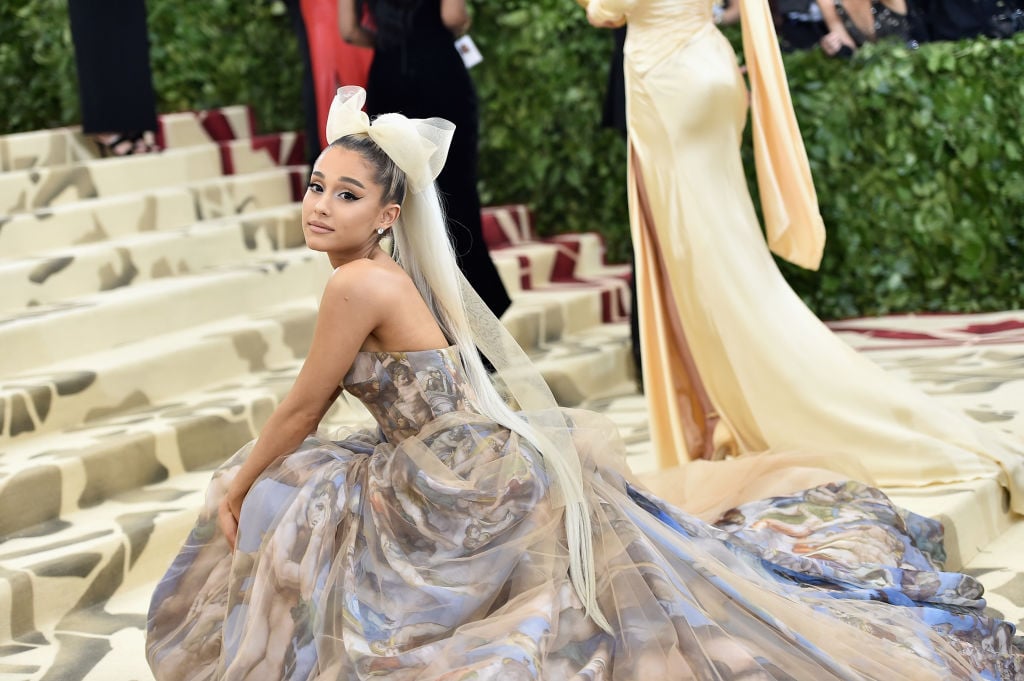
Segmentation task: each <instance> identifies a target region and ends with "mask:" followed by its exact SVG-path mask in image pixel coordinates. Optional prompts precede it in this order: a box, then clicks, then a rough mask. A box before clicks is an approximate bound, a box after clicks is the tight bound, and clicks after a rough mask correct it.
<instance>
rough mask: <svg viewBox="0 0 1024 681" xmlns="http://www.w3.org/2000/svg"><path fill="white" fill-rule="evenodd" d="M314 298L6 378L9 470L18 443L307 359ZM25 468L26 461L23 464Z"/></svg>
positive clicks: (4, 438) (3, 398) (2, 437)
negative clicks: (231, 379)
mask: <svg viewBox="0 0 1024 681" xmlns="http://www.w3.org/2000/svg"><path fill="white" fill-rule="evenodd" d="M316 305H317V299H316V298H315V296H312V295H310V296H308V297H306V299H305V300H303V299H301V298H299V297H296V298H295V300H294V301H289V302H288V303H287V304H285V305H282V306H280V307H278V308H273V309H267V310H260V311H258V312H256V313H254V314H252V315H248V316H243V317H229V318H225V319H221V320H216V321H213V322H210V323H207V324H203V325H198V326H193V327H189V328H186V329H182V330H180V331H177V332H171V333H166V334H161V335H157V336H153V337H152V338H146V339H144V340H142V341H140V342H137V343H132V344H129V345H122V346H119V347H117V348H112V349H110V350H106V351H101V352H98V353H94V354H91V355H86V356H82V357H76V358H73V359H68V360H65V361H60V362H54V363H53V364H50V365H47V366H46V367H45V369H43V370H40V371H35V372H31V373H27V374H20V375H12V376H9V377H5V378H4V379H2V380H0V404H8V405H10V408H9V410H8V418H7V419H6V421H7V424H8V425H7V427H6V428H4V429H3V431H2V432H0V447H4V448H5V449H4V467H5V468H7V467H12V466H13V467H17V465H18V464H17V463H16V462H18V443H19V442H23V441H25V440H26V439H28V440H29V443H28V446H27V447H23V449H27V450H28V451H32V450H38V449H39V445H38V444H36V443H37V441H38V436H40V435H43V434H46V433H52V432H55V431H58V430H63V429H65V428H69V427H74V426H79V425H81V424H89V423H91V422H93V421H95V420H97V419H98V418H101V417H103V416H105V415H110V414H116V413H118V412H119V411H121V410H125V409H137V408H140V407H144V406H148V405H152V404H155V403H159V402H162V401H164V400H167V399H170V398H172V397H174V396H175V395H178V394H181V393H185V392H189V391H190V390H196V389H199V388H202V387H204V386H207V385H211V384H214V383H217V382H219V381H225V380H228V379H230V378H233V377H235V376H239V375H245V374H247V373H249V372H255V371H262V370H265V369H267V368H269V367H275V366H280V365H283V364H289V363H292V362H295V361H297V360H300V359H301V358H302V357H304V356H305V354H306V352H307V350H308V347H309V342H310V339H311V337H312V335H313V327H314V324H315V322H316ZM25 463H27V461H26V462H25Z"/></svg>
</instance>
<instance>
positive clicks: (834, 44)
mask: <svg viewBox="0 0 1024 681" xmlns="http://www.w3.org/2000/svg"><path fill="white" fill-rule="evenodd" d="M820 44H821V49H822V51H823V52H824V53H825V54H827V55H828V56H830V57H834V56H836V55H837V54H839V51H840V50H842V49H843V47H848V48H850V50H851V51H855V50H856V49H857V44H856V43H855V42H853V38H851V37H850V34H849V33H847V32H846V31H831V32H830V33H827V34H825V35H824V36H823V37H822V39H821V41H820Z"/></svg>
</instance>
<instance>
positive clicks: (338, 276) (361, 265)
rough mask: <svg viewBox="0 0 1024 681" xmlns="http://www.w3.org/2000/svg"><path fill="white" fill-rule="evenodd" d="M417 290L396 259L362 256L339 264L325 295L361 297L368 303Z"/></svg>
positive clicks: (386, 301)
mask: <svg viewBox="0 0 1024 681" xmlns="http://www.w3.org/2000/svg"><path fill="white" fill-rule="evenodd" d="M410 294H415V295H416V296H417V297H418V295H419V294H418V292H417V291H416V286H415V284H413V282H412V279H411V278H409V275H408V274H406V272H405V270H403V269H402V268H401V267H400V266H399V265H398V264H397V263H395V262H394V261H393V260H384V261H377V260H370V259H368V258H361V259H359V260H353V261H352V262H348V263H345V264H344V265H342V266H340V267H338V268H336V269H335V270H334V273H333V274H332V275H331V278H330V280H329V281H328V282H327V287H326V289H325V291H324V295H325V297H335V296H343V297H345V298H348V299H355V298H358V299H359V301H360V302H364V303H369V304H374V305H378V304H385V303H391V302H393V301H395V300H401V299H403V298H406V297H408V296H409V295H410Z"/></svg>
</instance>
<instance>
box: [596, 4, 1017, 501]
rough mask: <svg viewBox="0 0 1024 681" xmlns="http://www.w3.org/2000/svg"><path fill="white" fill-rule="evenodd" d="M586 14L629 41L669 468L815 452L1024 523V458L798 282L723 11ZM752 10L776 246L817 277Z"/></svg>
mask: <svg viewBox="0 0 1024 681" xmlns="http://www.w3.org/2000/svg"><path fill="white" fill-rule="evenodd" d="M581 2H583V3H584V4H586V5H587V15H588V18H589V20H590V23H591V24H593V25H595V26H600V27H613V26H617V25H621V24H622V23H625V22H628V26H629V31H628V36H627V39H626V45H625V49H624V52H625V60H624V68H625V75H626V103H627V121H628V139H629V145H630V155H629V172H628V178H629V180H628V182H629V187H628V192H629V203H630V222H631V230H632V238H633V245H634V249H635V252H636V266H637V275H638V279H639V281H638V285H637V288H638V298H639V308H640V310H639V312H640V323H641V338H642V344H643V361H644V386H645V391H646V394H647V396H648V399H649V400H650V403H651V405H652V407H653V408H652V410H651V419H650V422H651V431H652V439H653V442H654V446H655V451H656V452H657V454H658V456H659V463H660V464H661V466H662V467H670V466H676V465H678V464H680V463H684V462H688V461H691V460H693V459H699V458H704V459H708V458H718V457H721V456H722V455H724V454H728V453H733V454H745V453H766V452H771V453H773V454H778V453H780V452H787V453H790V452H801V453H803V454H805V455H810V456H815V457H819V458H820V462H821V464H822V465H823V466H824V467H825V468H841V467H844V466H849V465H856V466H860V467H862V471H867V472H868V473H869V474H870V475H871V476H872V477H873V481H874V482H875V483H877V484H880V485H925V484H930V483H942V482H951V481H958V480H966V479H973V478H980V477H992V476H998V477H999V478H1000V479H1001V480H1002V482H1003V484H1004V485H1006V486H1007V487H1008V488H1009V489H1010V491H1011V494H1012V504H1013V507H1014V508H1015V509H1016V510H1017V511H1024V457H1022V456H1021V455H1020V453H1019V452H1017V451H1013V450H1016V449H1019V446H1018V445H1016V444H1010V443H1003V442H999V441H997V440H998V437H999V434H998V433H996V432H995V431H990V432H986V431H985V430H984V428H983V427H982V426H981V425H980V424H977V423H975V422H973V421H971V420H970V419H968V418H967V417H966V416H965V415H963V414H958V413H953V412H952V411H948V410H946V409H945V408H944V407H943V406H941V405H939V404H936V403H935V402H934V401H933V400H932V399H931V398H929V397H927V396H926V395H925V394H924V393H922V392H920V391H918V390H917V389H916V388H914V387H913V386H911V385H909V384H906V383H904V382H901V381H899V380H896V379H895V378H894V377H892V376H890V375H888V374H886V373H885V372H884V371H883V370H882V369H881V368H879V367H878V366H877V365H875V364H874V363H873V362H871V361H870V360H868V359H867V358H865V357H864V356H862V355H859V354H858V353H857V352H855V351H854V350H853V349H851V348H850V347H849V346H847V345H846V344H845V343H843V342H842V341H841V340H840V339H839V338H838V337H836V336H835V335H834V334H832V333H831V331H830V330H829V329H828V328H827V327H826V326H825V325H824V324H823V323H822V322H821V321H820V320H818V319H817V318H816V317H815V316H814V314H813V313H812V312H811V311H810V310H809V309H808V308H807V307H806V306H805V305H804V304H803V302H802V301H801V300H800V298H799V297H798V296H797V295H796V294H795V293H794V292H793V290H792V289H790V287H789V286H788V284H787V283H786V281H785V279H784V278H783V276H782V274H781V272H780V271H779V269H778V267H777V265H776V264H775V261H774V260H773V259H772V257H771V255H770V253H769V250H768V248H765V237H764V236H763V235H762V232H761V228H760V225H759V224H758V220H757V215H756V213H755V211H754V206H753V203H752V201H751V197H750V194H749V192H748V190H747V185H746V179H745V175H744V171H743V166H742V161H741V157H740V146H741V142H742V136H743V128H744V125H745V122H746V114H747V108H748V98H747V91H746V87H745V84H744V81H743V77H742V75H741V74H740V72H739V69H738V68H737V62H736V56H735V54H734V52H733V50H732V48H731V46H730V45H729V42H728V41H727V40H726V39H725V37H724V36H723V35H722V34H721V33H720V32H719V31H718V30H717V28H716V27H715V25H714V21H713V15H712V7H711V2H710V0H589V2H586V0H581ZM739 5H740V11H741V17H742V20H741V23H742V27H743V44H744V56H745V59H746V64H747V68H748V74H749V78H750V88H751V98H750V108H751V109H752V122H753V143H754V152H755V159H756V162H757V176H758V185H759V189H760V196H761V202H762V209H763V214H764V218H765V233H766V235H767V241H768V246H769V247H770V249H771V250H772V251H774V252H775V253H776V254H778V255H779V256H781V257H782V258H785V259H786V260H788V261H790V262H793V263H795V264H797V265H800V266H803V267H806V268H810V269H817V267H818V264H819V262H820V260H821V256H822V251H823V248H824V244H825V229H824V225H823V223H822V220H821V217H820V215H819V212H818V206H817V199H816V196H815V191H814V185H813V183H812V180H811V175H810V170H809V166H808V162H807V157H806V154H805V152H804V148H803V142H802V140H801V138H800V131H799V129H798V127H797V124H796V118H795V116H794V114H793V109H792V105H791V101H790V97H789V90H788V86H787V83H786V76H785V71H784V69H783V65H782V60H781V56H780V53H779V49H778V43H777V39H776V36H775V33H774V30H773V26H772V21H771V15H770V12H769V8H768V3H767V2H766V0H739ZM741 458H743V457H741ZM755 458H760V457H755ZM769 458H770V459H771V461H772V462H775V463H777V464H778V465H779V466H780V467H781V466H784V462H785V459H786V457H784V456H773V457H769ZM758 465H772V464H764V463H762V464H758ZM702 467H703V466H700V467H699V468H702ZM684 468H685V467H684ZM661 477H662V478H663V479H668V477H667V476H664V475H663V476H661ZM856 477H858V478H863V475H861V474H857V475H856ZM677 500H678V499H677Z"/></svg>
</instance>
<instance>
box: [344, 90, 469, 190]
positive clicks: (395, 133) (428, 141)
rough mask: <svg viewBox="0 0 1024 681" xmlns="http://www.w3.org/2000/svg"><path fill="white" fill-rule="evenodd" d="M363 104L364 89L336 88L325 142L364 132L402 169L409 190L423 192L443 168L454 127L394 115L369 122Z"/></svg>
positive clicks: (438, 119)
mask: <svg viewBox="0 0 1024 681" xmlns="http://www.w3.org/2000/svg"><path fill="white" fill-rule="evenodd" d="M365 102H366V91H365V90H364V89H363V88H361V87H356V86H353V85H346V86H345V87H340V88H338V94H336V95H334V101H333V102H331V110H330V112H329V113H328V114H327V141H328V142H334V141H335V140H337V139H338V138H339V137H344V136H345V135H351V134H353V133H366V134H367V135H369V136H370V139H372V140H373V141H374V142H376V143H377V146H379V147H380V148H381V149H383V150H384V153H386V154H387V155H388V156H389V157H390V158H391V160H392V161H394V162H395V165H397V166H398V167H399V168H401V169H402V171H403V172H404V173H405V176H406V178H407V180H408V182H409V188H410V189H411V190H412V191H413V192H420V191H423V190H424V189H425V188H426V187H427V186H428V185H429V184H430V183H431V182H433V181H434V180H435V179H436V178H437V176H438V174H440V172H441V168H443V167H444V161H445V159H446V158H447V157H448V147H449V145H450V144H451V142H452V135H454V134H455V124H454V123H452V122H451V121H446V120H445V119H443V118H406V117H405V116H403V115H402V114H397V113H389V114H382V115H380V116H377V117H376V118H374V119H373V122H372V123H371V122H370V117H369V116H367V115H366V113H365V112H364V111H363V104H364V103H365Z"/></svg>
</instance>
